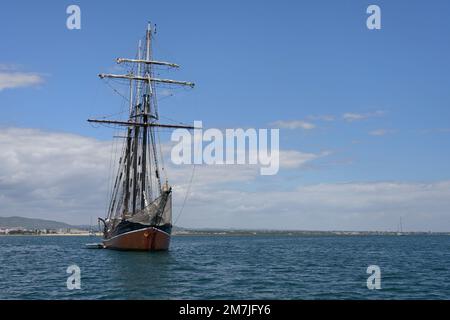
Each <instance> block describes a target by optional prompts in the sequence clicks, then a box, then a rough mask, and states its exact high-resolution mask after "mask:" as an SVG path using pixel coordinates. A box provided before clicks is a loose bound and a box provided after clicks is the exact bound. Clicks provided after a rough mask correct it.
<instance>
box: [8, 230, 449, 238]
mask: <svg viewBox="0 0 450 320" xmlns="http://www.w3.org/2000/svg"><path fill="white" fill-rule="evenodd" d="M2 236H5V237H6V236H9V237H23V236H28V237H30V236H31V237H41V236H42V237H52V236H55V237H88V236H93V237H102V236H103V234H102V233H95V234H90V233H50V234H0V237H2ZM172 236H174V237H184V236H219V237H233V236H255V237H257V236H292V237H296V236H297V237H299V236H311V237H318V236H322V237H326V236H347V237H349V236H393V237H398V236H450V232H402V233H399V232H394V231H275V230H268V231H261V230H260V231H247V230H220V231H219V230H214V231H213V230H211V231H209V230H208V231H205V230H192V231H191V230H190V231H175V232H173V233H172Z"/></svg>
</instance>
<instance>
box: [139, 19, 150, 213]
mask: <svg viewBox="0 0 450 320" xmlns="http://www.w3.org/2000/svg"><path fill="white" fill-rule="evenodd" d="M151 36H152V35H151V28H150V24H148V25H147V34H146V45H147V48H146V60H147V61H150V46H151V44H150V40H151ZM146 73H147V76H148V77H149V78H150V75H151V65H150V64H147V66H146ZM147 90H148V94H144V99H143V103H144V113H143V114H142V122H143V123H144V124H147V123H148V114H149V113H150V97H151V95H152V86H151V82H149V83H148V89H147ZM147 128H148V127H147V126H144V128H143V129H142V131H143V133H142V166H141V168H142V170H141V172H142V176H141V209H144V207H145V196H144V194H145V192H146V190H145V180H146V174H147V172H146V169H147Z"/></svg>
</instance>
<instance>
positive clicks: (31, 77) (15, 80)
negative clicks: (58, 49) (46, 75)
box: [0, 71, 44, 91]
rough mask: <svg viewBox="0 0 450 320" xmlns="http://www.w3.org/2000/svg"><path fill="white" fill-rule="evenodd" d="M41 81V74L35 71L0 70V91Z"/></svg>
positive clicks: (42, 80) (36, 83) (32, 84)
mask: <svg viewBox="0 0 450 320" xmlns="http://www.w3.org/2000/svg"><path fill="white" fill-rule="evenodd" d="M43 82H44V79H43V78H42V76H40V75H39V74H36V73H25V72H2V71H0V91H2V90H4V89H12V88H19V87H29V86H35V85H39V84H41V83H43Z"/></svg>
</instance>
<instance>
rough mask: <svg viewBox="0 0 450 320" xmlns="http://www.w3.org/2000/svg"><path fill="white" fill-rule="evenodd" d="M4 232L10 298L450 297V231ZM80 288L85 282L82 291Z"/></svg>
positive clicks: (0, 252) (3, 291)
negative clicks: (136, 241) (167, 239)
mask: <svg viewBox="0 0 450 320" xmlns="http://www.w3.org/2000/svg"><path fill="white" fill-rule="evenodd" d="M98 241H100V238H97V237H93V236H1V237H0V299H164V300H166V299H193V300H195V299H233V300H234V299H295V300H297V299H308V300H309V299H358V300H360V299H361V300H366V299H450V236H444V235H407V236H382V235H375V236H289V235H282V236H280V235H277V236H273V235H248V236H220V235H208V236H174V237H172V242H171V247H170V250H169V251H167V252H152V253H150V252H123V251H114V250H107V249H86V248H85V244H86V243H92V242H98ZM77 285H78V287H79V288H77Z"/></svg>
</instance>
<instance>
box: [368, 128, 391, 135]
mask: <svg viewBox="0 0 450 320" xmlns="http://www.w3.org/2000/svg"><path fill="white" fill-rule="evenodd" d="M394 132H395V131H394V130H391V129H377V130H372V131H370V132H369V134H370V135H371V136H385V135H387V134H390V133H394Z"/></svg>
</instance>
